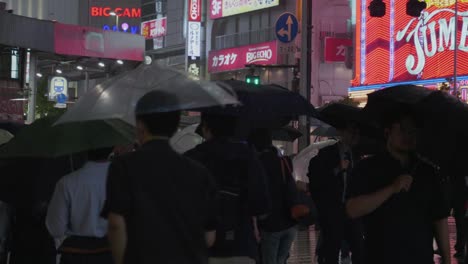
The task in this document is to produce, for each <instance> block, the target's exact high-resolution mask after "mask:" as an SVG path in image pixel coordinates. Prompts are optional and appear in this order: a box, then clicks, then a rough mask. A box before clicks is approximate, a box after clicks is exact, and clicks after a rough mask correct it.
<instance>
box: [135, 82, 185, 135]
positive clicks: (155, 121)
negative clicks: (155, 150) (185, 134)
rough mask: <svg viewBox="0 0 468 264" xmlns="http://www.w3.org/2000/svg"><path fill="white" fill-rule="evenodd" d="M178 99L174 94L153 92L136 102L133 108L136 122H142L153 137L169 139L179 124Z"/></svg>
mask: <svg viewBox="0 0 468 264" xmlns="http://www.w3.org/2000/svg"><path fill="white" fill-rule="evenodd" d="M178 105H179V102H178V99H177V96H175V95H174V94H170V93H167V92H165V91H160V90H153V91H150V92H148V93H146V94H145V95H144V96H143V97H141V98H140V100H138V102H137V104H136V107H135V116H136V120H137V121H140V122H142V123H143V124H144V125H145V127H146V129H147V130H148V132H149V133H150V134H152V135H154V136H165V137H171V136H172V135H174V133H175V132H176V131H177V128H178V127H179V122H180V114H181V113H180V111H179V110H178Z"/></svg>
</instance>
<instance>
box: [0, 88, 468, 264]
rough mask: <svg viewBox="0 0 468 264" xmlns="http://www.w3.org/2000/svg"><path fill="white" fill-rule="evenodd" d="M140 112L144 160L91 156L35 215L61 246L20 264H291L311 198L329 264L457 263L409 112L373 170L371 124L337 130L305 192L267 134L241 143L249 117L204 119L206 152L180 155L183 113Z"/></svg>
mask: <svg viewBox="0 0 468 264" xmlns="http://www.w3.org/2000/svg"><path fill="white" fill-rule="evenodd" d="M155 97H158V98H161V97H167V98H168V100H173V99H172V98H170V97H171V95H169V94H166V93H162V92H158V91H154V92H150V93H148V94H146V95H145V96H144V97H143V98H142V99H141V100H140V102H143V101H145V100H146V101H148V100H151V99H152V98H155ZM140 108H141V104H140V103H139V104H137V105H136V109H135V115H136V131H137V133H136V135H137V142H138V146H137V147H136V148H135V149H133V148H127V149H125V151H121V152H119V153H115V151H114V150H115V149H114V150H113V148H102V149H94V150H90V151H88V153H87V161H86V162H85V163H84V165H83V166H81V168H79V169H77V170H74V171H73V172H71V173H68V174H67V175H66V176H64V177H61V178H60V179H57V181H56V182H57V183H56V185H55V189H54V191H53V194H52V195H51V198H50V199H48V200H47V201H46V203H45V205H44V204H42V203H41V205H42V207H40V208H35V207H34V210H39V211H41V210H42V211H41V212H43V213H41V214H38V216H37V217H36V216H35V218H34V221H36V223H37V222H39V223H42V227H41V228H43V229H44V230H47V232H48V236H49V237H51V238H53V239H54V242H55V246H56V247H54V249H53V250H52V249H50V247H48V245H50V241H51V240H47V239H45V240H44V241H47V242H42V244H41V245H40V247H41V248H49V249H47V252H45V253H44V250H43V251H42V253H41V254H42V255H40V254H39V253H38V254H37V255H35V253H37V252H39V251H40V250H37V248H34V247H31V248H34V250H31V251H29V247H24V248H27V249H26V250H24V251H21V252H18V249H11V250H12V251H13V252H16V253H15V254H16V255H18V254H19V255H21V254H25V255H28V256H32V258H33V259H34V260H33V261H34V262H31V258H29V259H26V260H23V262H22V261H21V260H17V261H15V259H14V258H11V259H10V263H12V264H22V263H47V264H52V263H55V256H56V255H59V256H60V260H59V261H60V263H62V264H74V263H89V264H93V263H96V264H97V263H101V264H105V263H109V264H110V263H115V264H124V263H125V264H137V263H142V264H145V263H177V264H179V263H180V264H184V263H187V264H188V263H191V264H192V263H193V264H202V263H210V264H218V263H219V264H225V263H226V264H231V263H232V264H234V263H235V264H244V263H245V264H248V263H263V264H285V263H287V259H288V257H289V252H290V248H291V245H292V243H293V241H294V240H295V238H296V234H297V232H298V222H299V221H301V219H303V218H306V217H309V215H310V214H311V212H312V211H313V210H312V208H311V207H312V205H311V204H309V203H305V202H304V199H301V196H307V195H310V197H311V198H312V200H313V202H314V206H316V209H317V213H318V221H317V223H316V229H317V230H320V237H319V241H320V242H319V245H318V247H317V255H318V259H317V260H318V263H319V264H338V263H340V258H343V257H345V256H347V255H350V256H351V259H352V263H353V264H360V263H361V264H362V263H369V264H375V263H382V264H394V263H399V264H410V263H411V264H414V263H420V264H426V263H427V264H430V263H433V262H434V254H435V252H434V249H433V241H434V239H435V240H436V242H437V246H438V252H437V253H438V254H440V255H441V258H442V261H443V263H451V257H452V256H451V255H450V246H449V238H448V224H447V218H448V216H449V214H450V207H451V206H450V198H449V197H448V194H449V192H448V191H447V186H448V185H449V183H450V181H449V180H448V177H446V175H444V174H443V173H441V172H440V170H439V168H438V167H437V166H436V165H434V164H432V163H431V162H430V161H428V160H427V159H425V158H424V157H421V156H419V155H417V154H416V152H415V148H416V142H417V133H416V130H417V122H416V121H415V120H414V119H413V118H412V116H411V115H410V111H409V110H408V109H405V108H401V109H398V110H396V111H392V112H391V113H389V114H388V116H386V117H385V118H384V119H383V120H381V122H382V127H383V128H384V129H383V130H384V131H383V132H382V133H383V134H384V137H385V142H386V144H385V151H383V152H382V153H372V155H370V156H367V155H366V157H363V156H361V155H360V154H357V153H356V152H355V151H353V149H354V147H355V146H356V145H357V144H358V143H359V139H360V130H359V124H357V123H355V122H347V123H346V124H343V126H342V127H336V128H337V130H338V131H339V137H338V138H339V140H338V142H337V143H336V144H334V145H331V146H329V147H326V148H324V149H322V150H321V151H320V152H319V154H318V155H317V156H316V157H314V158H312V160H311V161H310V164H309V171H308V178H309V185H308V188H306V190H304V189H303V188H298V187H297V184H296V182H295V180H294V178H293V170H294V168H293V166H292V162H291V159H290V158H289V157H286V156H284V155H283V154H282V153H281V152H280V151H279V150H278V149H277V148H275V147H274V146H273V142H272V136H271V131H270V130H269V129H266V128H262V129H260V128H257V129H253V130H252V131H250V132H249V133H248V134H246V135H242V136H240V135H239V134H238V131H237V125H238V122H239V121H240V120H239V119H238V118H237V117H233V116H225V115H222V114H214V113H202V115H201V123H200V127H199V128H200V129H199V130H200V131H201V134H202V135H203V137H204V139H205V141H204V142H203V143H202V144H200V145H198V146H196V147H195V148H194V149H192V150H189V151H188V152H186V153H185V154H183V155H181V154H178V153H176V152H175V151H174V150H173V149H172V148H171V146H170V144H169V138H170V137H171V136H172V135H173V134H174V133H175V132H176V131H177V129H178V127H179V121H180V115H181V113H180V112H179V111H173V112H166V113H146V112H142V111H140ZM113 152H114V153H113ZM111 154H112V155H111ZM111 156H112V159H110V158H109V157H111ZM30 173H33V172H30ZM462 186H465V184H464V183H462ZM452 199H454V198H452ZM457 201H459V200H457ZM13 209H14V210H15V211H17V212H21V209H22V208H13ZM28 210H33V209H31V207H28ZM456 210H458V211H456V212H455V214H458V215H460V216H461V218H462V219H461V220H459V221H461V222H460V227H459V226H458V225H457V229H458V230H459V232H460V234H457V236H458V239H459V244H457V250H458V255H457V257H459V256H460V255H464V251H465V249H464V239H465V236H464V234H462V233H461V232H464V229H463V228H462V227H461V226H462V223H463V215H464V213H461V211H462V212H463V209H461V206H459V207H457V209H456ZM460 210H461V211H460ZM23 211H24V210H23ZM31 215H33V213H31V214H30V215H28V216H27V217H30V216H31ZM25 218H26V217H23V218H21V217H16V218H15V221H18V219H25ZM29 221H32V220H31V219H29ZM23 226H24V225H23ZM41 230H42V229H41ZM4 233H6V232H4ZM17 233H18V232H17ZM34 234H37V233H34ZM37 235H38V236H40V235H44V234H43V233H41V234H40V235H39V234H37ZM13 236H15V234H13ZM15 239H16V238H15ZM21 241H22V243H29V242H34V243H37V241H38V240H37V239H35V238H28V237H23V238H22V240H21ZM13 246H14V245H13ZM37 246H39V245H37ZM55 248H56V250H55ZM28 251H29V252H28ZM45 255H47V256H48V257H47V258H45V257H41V256H45ZM1 261H3V263H6V259H2V260H1Z"/></svg>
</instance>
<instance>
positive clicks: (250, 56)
mask: <svg viewBox="0 0 468 264" xmlns="http://www.w3.org/2000/svg"><path fill="white" fill-rule="evenodd" d="M246 57H247V59H246V62H247V64H249V63H254V62H258V61H268V60H270V59H271V58H272V57H273V51H272V50H271V49H267V50H259V51H254V52H247V54H246Z"/></svg>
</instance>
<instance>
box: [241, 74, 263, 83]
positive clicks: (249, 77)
mask: <svg viewBox="0 0 468 264" xmlns="http://www.w3.org/2000/svg"><path fill="white" fill-rule="evenodd" d="M245 82H246V83H248V84H253V85H260V76H256V75H247V76H245Z"/></svg>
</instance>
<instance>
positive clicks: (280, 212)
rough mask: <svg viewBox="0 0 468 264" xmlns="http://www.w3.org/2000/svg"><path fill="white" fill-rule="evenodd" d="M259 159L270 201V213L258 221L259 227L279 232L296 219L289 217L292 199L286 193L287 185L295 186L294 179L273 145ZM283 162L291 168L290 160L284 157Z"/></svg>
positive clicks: (294, 222) (292, 223)
mask: <svg viewBox="0 0 468 264" xmlns="http://www.w3.org/2000/svg"><path fill="white" fill-rule="evenodd" d="M259 157H260V161H261V162H262V164H263V168H264V169H265V174H266V177H267V182H268V190H269V192H270V197H271V201H272V203H271V204H272V209H271V213H270V214H269V215H268V217H267V218H266V219H264V220H262V221H260V222H259V223H260V228H261V229H262V230H264V231H267V232H279V231H283V230H286V229H288V228H290V227H292V226H294V225H296V224H297V223H296V221H295V220H294V219H292V217H291V206H292V203H293V202H294V201H291V197H290V196H291V195H294V194H291V193H288V191H291V190H289V188H288V187H290V186H291V185H292V186H294V187H295V181H294V178H293V176H292V175H291V172H290V171H289V170H288V168H287V167H286V166H285V167H283V168H284V173H285V175H283V169H282V166H281V162H282V161H281V157H279V156H278V150H277V149H276V148H274V147H271V148H268V149H267V150H265V151H262V152H261V153H260V154H259ZM284 162H288V165H289V168H292V164H291V162H290V160H288V159H287V158H284Z"/></svg>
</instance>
